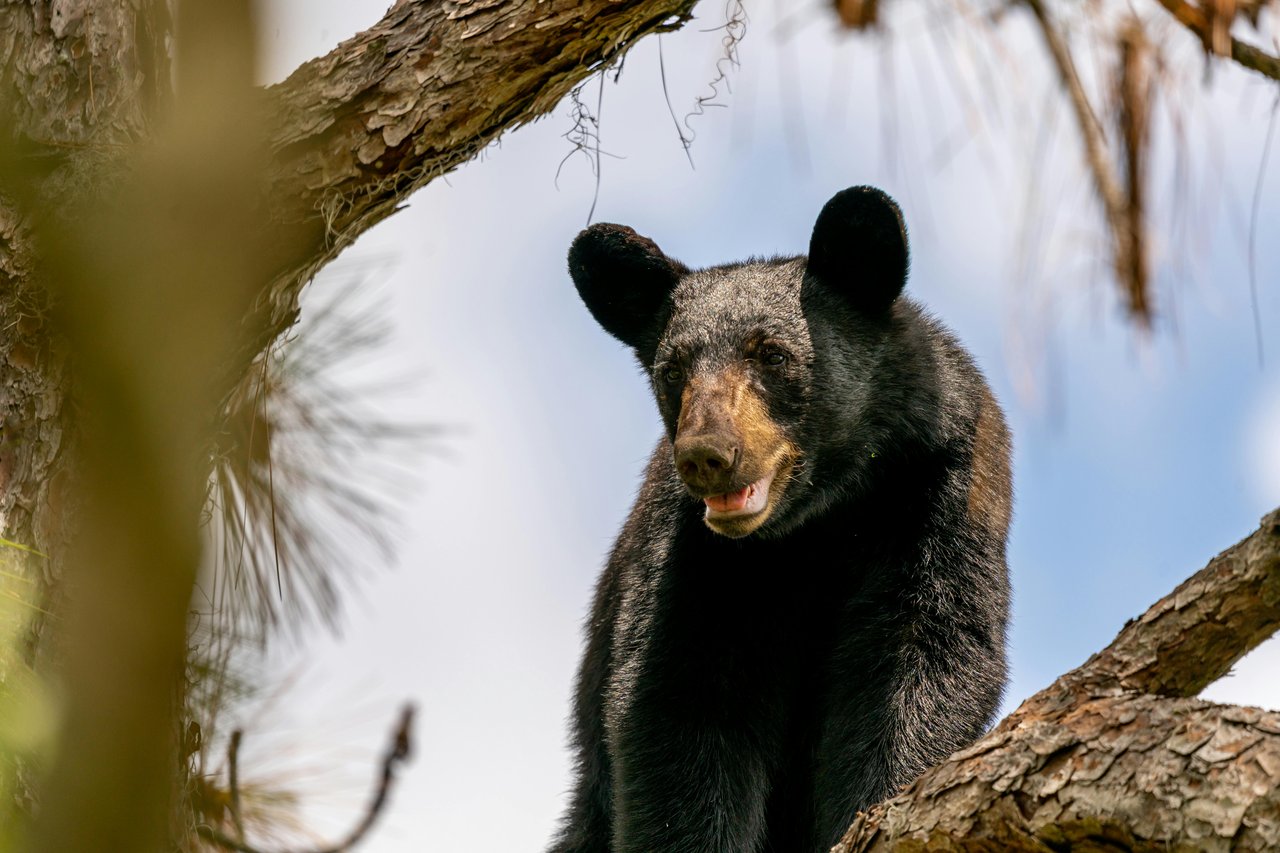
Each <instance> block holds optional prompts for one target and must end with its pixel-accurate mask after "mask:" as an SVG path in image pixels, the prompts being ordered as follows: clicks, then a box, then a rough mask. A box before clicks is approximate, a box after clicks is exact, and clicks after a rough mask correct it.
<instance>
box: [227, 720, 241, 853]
mask: <svg viewBox="0 0 1280 853" xmlns="http://www.w3.org/2000/svg"><path fill="white" fill-rule="evenodd" d="M243 737H244V732H243V731H242V730H240V729H236V730H235V731H233V732H232V733H231V742H230V743H228V744H227V780H228V781H227V785H228V787H229V788H230V790H229V792H228V793H229V794H230V795H231V822H232V823H233V824H235V827H236V840H237V841H239V842H241V843H242V844H243V843H244V819H243V818H242V817H241V813H240V740H241V739H242V738H243Z"/></svg>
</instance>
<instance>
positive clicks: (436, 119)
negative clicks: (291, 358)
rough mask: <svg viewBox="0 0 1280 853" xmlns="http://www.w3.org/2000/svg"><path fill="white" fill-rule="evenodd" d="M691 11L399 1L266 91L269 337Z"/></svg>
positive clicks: (588, 0) (672, 6)
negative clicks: (343, 260) (284, 235)
mask: <svg viewBox="0 0 1280 853" xmlns="http://www.w3.org/2000/svg"><path fill="white" fill-rule="evenodd" d="M692 7H693V0H621V1H620V0H474V2H458V0H446V2H436V0H399V2H397V3H396V4H395V6H393V7H392V8H391V10H390V11H388V12H387V14H386V16H385V17H384V18H383V19H382V20H381V21H379V22H378V23H377V24H376V25H375V26H373V27H372V28H371V29H369V30H367V31H366V32H363V33H361V34H359V35H357V36H355V37H354V38H352V39H349V40H348V41H346V42H343V43H342V44H341V45H339V46H338V47H337V48H336V49H335V50H334V51H333V52H332V53H330V54H329V55H328V56H324V57H321V58H319V59H315V60H312V61H311V62H308V63H306V64H305V65H303V66H302V67H300V68H299V69H298V70H297V71H295V72H294V73H293V74H292V75H291V76H290V77H289V78H288V79H287V80H285V81H284V82H283V83H281V84H279V85H277V86H273V87H271V88H270V89H268V90H267V91H266V99H267V104H266V110H267V112H266V115H267V117H268V122H269V131H268V140H269V142H270V144H271V147H272V150H273V152H274V170H273V180H272V186H271V190H270V195H269V198H270V206H271V218H272V220H273V221H275V222H276V223H278V224H279V225H280V227H281V228H282V229H284V230H285V231H286V232H288V233H289V234H290V239H288V240H286V241H284V245H287V246H288V247H289V250H288V252H287V254H285V255H283V256H282V257H280V258H279V259H278V269H279V273H278V276H277V278H276V280H275V282H274V283H273V284H272V285H271V287H270V288H268V289H267V291H266V292H265V293H264V294H263V298H262V300H261V302H260V304H259V306H258V316H257V317H256V318H255V320H256V322H257V324H258V328H257V329H256V330H255V331H256V332H257V333H258V337H259V339H261V340H267V339H270V338H272V337H274V336H275V335H277V334H279V333H280V332H281V331H283V330H284V329H286V328H288V326H289V325H290V324H292V322H293V320H294V318H295V317H296V314H297V300H298V294H299V293H300V291H301V288H302V286H303V285H304V284H305V283H306V282H307V281H308V280H309V279H310V278H311V277H312V276H313V275H314V274H315V272H316V271H317V270H318V269H319V268H320V267H321V266H323V265H324V264H325V263H327V262H328V261H330V260H332V259H333V258H334V257H335V256H336V255H337V254H338V253H339V252H341V251H342V250H343V249H344V248H346V247H347V246H348V245H350V244H351V242H352V241H354V240H355V238H356V237H357V236H359V235H360V234H362V233H363V232H364V231H366V230H368V229H369V228H370V227H372V226H373V225H375V224H376V223H378V222H380V221H381V220H383V219H385V218H386V217H387V216H390V215H391V214H392V213H394V212H395V211H396V210H397V209H399V207H400V206H401V205H403V203H404V201H405V199H406V198H407V197H408V195H409V194H410V193H412V192H413V191H414V190H416V189H418V188H420V187H422V186H424V185H425V184H426V183H428V182H429V181H430V180H432V179H433V178H435V177H437V176H439V175H443V174H445V173H447V172H449V171H450V170H452V169H454V168H456V167H457V166H459V165H461V164H462V163H464V162H466V161H467V160H469V159H471V158H472V157H473V156H475V154H476V153H478V152H479V151H480V150H481V149H483V148H484V147H485V146H486V145H488V144H489V143H491V142H493V141H494V140H495V139H497V138H498V137H499V136H500V135H501V134H502V133H503V131H505V130H508V129H510V128H513V127H518V126H519V125H521V124H525V123H527V122H529V121H532V120H533V119H535V118H538V117H540V116H542V115H545V114H546V113H548V112H550V111H551V110H552V109H553V108H554V107H555V105H556V104H557V103H558V102H559V101H560V100H561V99H562V98H563V97H564V96H565V95H566V94H568V93H569V91H570V90H572V89H573V87H574V86H576V85H577V84H579V83H581V82H582V81H583V80H585V79H586V78H587V77H589V76H590V75H591V74H592V73H594V72H596V71H597V70H599V69H601V68H602V67H604V66H605V65H607V64H609V63H611V62H613V61H615V60H617V59H619V58H620V57H621V56H622V54H623V53H624V52H625V51H626V50H627V49H628V48H630V47H631V46H632V45H633V44H634V43H635V42H636V41H637V40H638V39H639V38H640V37H642V36H644V35H647V34H649V33H653V32H661V31H663V30H670V29H674V28H675V27H677V26H679V25H680V24H681V23H683V22H684V21H685V20H687V19H688V17H689V15H690V10H691V9H692Z"/></svg>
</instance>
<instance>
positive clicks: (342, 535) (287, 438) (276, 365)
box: [195, 282, 433, 640]
mask: <svg viewBox="0 0 1280 853" xmlns="http://www.w3.org/2000/svg"><path fill="white" fill-rule="evenodd" d="M334 284H337V283H334ZM349 284H352V285H354V284H355V282H351V283H349ZM355 289H356V288H354V287H348V288H347V290H348V292H354V291H355ZM350 302H351V300H350V299H344V298H337V299H330V300H328V301H327V302H324V303H322V304H320V305H319V306H318V307H317V308H316V310H315V311H314V312H313V314H312V316H310V317H309V318H307V319H306V321H305V322H304V332H303V333H302V334H296V335H291V336H290V337H288V338H286V339H283V340H281V341H279V342H277V343H276V344H275V345H273V346H272V347H270V348H269V349H268V350H267V351H266V352H264V353H263V355H261V356H260V357H259V359H258V360H257V362H256V363H255V365H254V367H253V369H252V370H250V371H249V372H248V373H247V374H246V375H245V376H244V377H243V379H242V380H241V381H240V383H239V384H238V385H237V386H236V388H235V389H234V390H233V391H232V393H231V394H230V396H229V397H228V398H227V400H226V404H225V406H224V411H223V429H222V431H221V434H220V437H219V441H218V446H217V449H216V451H215V455H214V460H213V461H214V464H213V473H212V476H211V478H210V483H209V493H208V505H207V508H206V509H207V518H208V521H209V524H208V530H209V536H208V539H209V542H210V546H211V548H210V550H211V560H210V565H209V567H208V570H207V571H206V573H205V577H204V578H202V581H201V584H200V590H199V591H198V593H197V595H198V598H197V601H196V603H195V604H196V609H197V610H198V611H204V612H206V613H207V618H210V619H211V620H212V621H213V622H214V623H217V624H219V625H220V626H221V627H222V628H223V629H226V630H227V631H228V632H229V633H231V634H235V635H238V636H242V637H245V638H252V639H257V640H265V639H266V637H267V636H268V634H269V633H270V632H271V631H273V630H281V629H283V630H285V631H296V630H297V629H300V628H303V627H305V626H307V625H309V624H312V623H315V622H320V623H323V624H327V625H329V626H331V627H336V620H337V618H338V615H339V607H340V604H341V602H342V597H343V592H344V587H345V588H346V590H347V591H350V589H351V588H352V587H353V585H354V584H356V583H357V582H358V581H359V577H358V575H359V572H360V571H361V570H363V569H366V568H368V567H369V566H376V565H378V564H380V563H381V564H387V563H390V561H391V558H392V548H391V539H390V530H389V527H388V525H389V521H390V519H392V518H393V517H394V514H395V509H396V507H397V504H398V496H403V495H404V492H405V487H406V486H407V485H408V484H409V483H410V481H411V477H410V476H409V473H408V471H407V469H405V468H403V467H400V466H399V465H397V464H396V460H403V459H405V454H404V451H405V450H406V449H407V448H412V447H415V446H418V445H420V444H421V443H422V441H423V440H425V439H426V438H428V437H429V436H430V435H431V434H432V433H433V431H432V430H431V429H429V428H426V427H420V426H416V425H412V424H405V423H397V422H395V421H393V420H391V419H388V418H387V417H386V416H384V415H381V414H380V413H379V411H378V408H377V403H378V399H377V397H378V394H379V393H380V391H379V389H377V388H373V387H368V386H367V385H366V387H363V388H361V387H356V388H355V389H352V388H348V387H345V386H344V385H343V384H341V383H340V382H339V381H337V380H336V379H335V377H339V376H342V375H343V374H344V372H345V373H348V374H350V373H351V372H352V367H353V363H355V362H358V361H359V360H360V359H362V358H365V357H367V356H369V355H371V354H375V353H376V351H377V348H378V347H379V346H380V345H381V343H382V342H383V341H384V340H385V339H386V335H387V332H388V329H387V324H386V322H385V321H384V320H382V319H380V318H379V317H378V315H377V312H376V310H374V309H372V308H368V307H365V308H363V309H357V310H354V311H353V310H350V305H349V304H348V303H350Z"/></svg>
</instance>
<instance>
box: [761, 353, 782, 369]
mask: <svg viewBox="0 0 1280 853" xmlns="http://www.w3.org/2000/svg"><path fill="white" fill-rule="evenodd" d="M764 363H765V364H767V365H769V366H770V367H781V366H782V365H784V364H786V363H787V354H786V353H782V352H778V351H777V350H772V351H771V352H767V353H765V354H764Z"/></svg>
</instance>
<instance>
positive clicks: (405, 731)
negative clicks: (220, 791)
mask: <svg viewBox="0 0 1280 853" xmlns="http://www.w3.org/2000/svg"><path fill="white" fill-rule="evenodd" d="M237 734H239V732H237ZM235 743H236V744H237V746H238V744H239V739H238V738H237V739H235ZM412 749H413V706H412V705H408V706H405V708H404V710H403V711H401V712H400V722H399V723H398V724H397V725H396V728H395V730H394V731H393V732H392V733H391V743H390V744H388V745H387V751H386V752H385V753H384V754H383V756H382V772H381V774H380V775H379V777H378V787H377V788H376V789H375V791H374V794H373V799H372V800H371V801H370V802H369V806H368V808H366V809H365V812H364V816H363V817H361V819H360V822H359V823H358V824H356V826H355V828H354V829H352V830H351V832H349V833H347V837H346V838H344V839H343V840H342V841H340V842H338V843H337V844H335V845H331V846H326V847H318V848H309V849H307V850H306V853H344V851H346V850H350V849H351V848H353V847H355V846H356V845H357V844H359V843H360V842H361V841H362V840H363V839H364V837H365V836H366V835H367V834H368V833H369V830H370V829H372V828H373V824H374V823H375V822H376V821H377V819H378V816H379V815H381V814H382V809H383V807H384V806H385V805H386V803H387V796H388V795H389V794H390V793H391V784H392V783H393V782H394V781H395V774H396V768H397V767H398V766H399V765H400V764H401V762H403V761H404V760H405V759H406V758H408V757H409V753H410V752H411V751H412ZM233 766H234V765H233ZM231 796H232V798H233V800H238V798H239V792H238V791H237V790H236V787H235V781H234V779H233V780H232V784H231ZM233 819H234V820H235V822H236V826H237V829H238V830H239V831H240V834H241V836H242V837H241V838H238V839H237V838H232V837H230V836H228V835H226V834H224V833H222V832H220V831H218V830H217V829H214V828H213V827H211V826H206V825H201V826H198V827H196V832H198V833H199V835H200V837H201V838H203V839H205V840H206V841H211V842H213V843H214V844H216V845H218V846H219V847H222V848H223V849H225V850H233V851H235V853H263V851H262V849H261V848H259V847H254V846H253V845H252V844H249V843H247V842H246V841H245V840H244V838H243V834H244V830H243V827H241V826H240V825H239V818H238V817H234V816H233Z"/></svg>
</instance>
